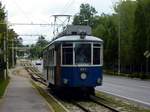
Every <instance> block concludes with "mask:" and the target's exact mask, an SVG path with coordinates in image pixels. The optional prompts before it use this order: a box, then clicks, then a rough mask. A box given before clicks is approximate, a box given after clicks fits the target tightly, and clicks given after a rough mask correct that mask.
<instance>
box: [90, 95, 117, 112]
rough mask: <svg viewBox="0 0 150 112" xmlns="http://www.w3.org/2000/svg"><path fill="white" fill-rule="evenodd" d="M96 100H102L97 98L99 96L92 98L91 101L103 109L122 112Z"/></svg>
mask: <svg viewBox="0 0 150 112" xmlns="http://www.w3.org/2000/svg"><path fill="white" fill-rule="evenodd" d="M96 99H101V98H100V97H97V96H90V100H91V101H92V102H94V103H96V104H98V105H101V106H103V107H105V108H108V109H109V110H111V111H112V112H120V111H119V110H117V109H115V108H113V107H111V106H108V105H107V104H105V103H102V102H99V101H97V100H96Z"/></svg>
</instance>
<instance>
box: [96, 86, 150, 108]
mask: <svg viewBox="0 0 150 112" xmlns="http://www.w3.org/2000/svg"><path fill="white" fill-rule="evenodd" d="M97 90H98V89H97ZM98 91H100V90H98ZM101 91H102V92H105V93H108V94H110V95H114V96H118V97H120V98H124V99H127V100H131V101H134V102H137V103H140V104H144V105H145V106H148V107H150V103H148V102H144V101H141V100H138V99H134V98H130V97H125V96H122V95H119V94H116V93H112V92H108V91H105V90H101Z"/></svg>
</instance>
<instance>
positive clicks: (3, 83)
mask: <svg viewBox="0 0 150 112" xmlns="http://www.w3.org/2000/svg"><path fill="white" fill-rule="evenodd" d="M8 83H9V78H7V79H6V80H0V98H2V97H3V95H4V93H5V89H6V87H7V85H8Z"/></svg>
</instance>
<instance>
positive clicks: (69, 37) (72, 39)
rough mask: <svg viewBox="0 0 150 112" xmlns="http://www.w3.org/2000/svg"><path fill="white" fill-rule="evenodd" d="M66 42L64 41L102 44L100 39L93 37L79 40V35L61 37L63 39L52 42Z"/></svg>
mask: <svg viewBox="0 0 150 112" xmlns="http://www.w3.org/2000/svg"><path fill="white" fill-rule="evenodd" d="M64 41H65V42H66V41H69V42H77V41H78V42H80V41H82V42H83V41H89V42H93V41H94V42H103V40H102V39H100V38H98V37H94V36H87V35H86V36H85V38H84V39H82V38H81V36H80V35H71V36H63V37H60V38H57V39H56V40H54V41H53V43H55V42H64Z"/></svg>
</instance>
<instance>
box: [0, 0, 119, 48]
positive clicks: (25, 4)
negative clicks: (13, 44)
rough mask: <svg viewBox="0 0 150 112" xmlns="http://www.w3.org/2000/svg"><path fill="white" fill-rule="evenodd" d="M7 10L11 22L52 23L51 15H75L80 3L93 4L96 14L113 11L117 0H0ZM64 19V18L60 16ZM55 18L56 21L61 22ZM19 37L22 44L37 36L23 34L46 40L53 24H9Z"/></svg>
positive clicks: (34, 40) (32, 42)
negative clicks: (42, 37)
mask: <svg viewBox="0 0 150 112" xmlns="http://www.w3.org/2000/svg"><path fill="white" fill-rule="evenodd" d="M0 1H1V2H2V4H3V5H4V6H5V8H6V11H7V12H8V22H9V23H10V24H11V23H33V24H52V23H54V18H53V16H52V15H56V14H59V15H62V14H67V15H75V14H77V13H78V12H79V9H80V5H81V3H89V4H90V5H91V6H93V7H94V8H95V9H96V10H97V12H98V15H100V14H102V13H106V14H111V13H113V5H114V4H115V3H116V2H117V1H118V0H0ZM60 20H61V21H64V20H65V18H60ZM60 20H57V23H61V21H60ZM9 27H10V28H13V29H14V30H15V32H16V33H17V34H19V36H20V37H21V38H23V44H25V45H26V44H34V43H36V41H37V39H38V36H23V35H31V34H32V35H44V36H45V38H46V40H48V41H50V40H51V39H52V38H53V29H54V26H42V25H34V26H33V25H30V26H29V25H26V26H25V25H9Z"/></svg>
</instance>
